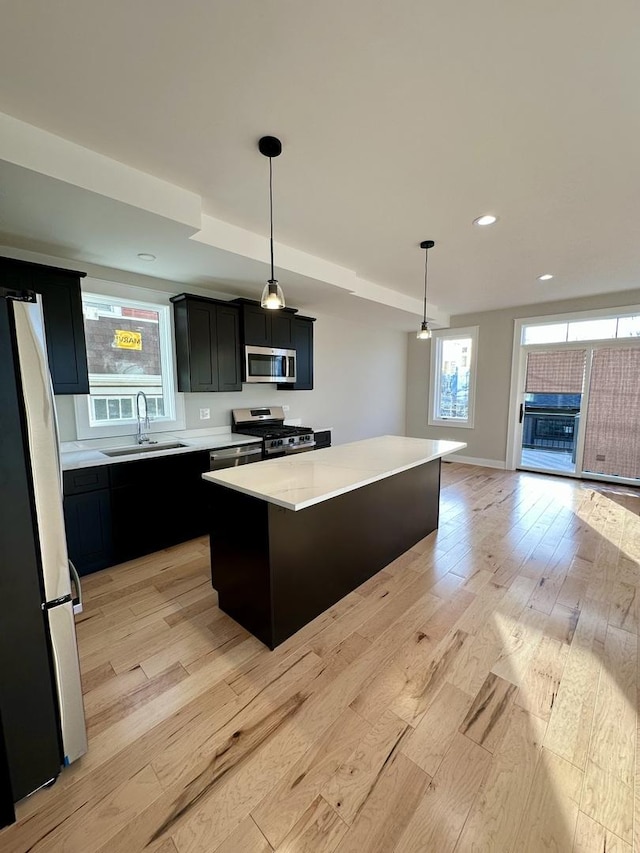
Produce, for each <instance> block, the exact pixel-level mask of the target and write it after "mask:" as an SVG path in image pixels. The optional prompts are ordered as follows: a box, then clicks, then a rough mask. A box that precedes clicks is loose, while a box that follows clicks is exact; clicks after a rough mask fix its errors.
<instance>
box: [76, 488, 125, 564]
mask: <svg viewBox="0 0 640 853" xmlns="http://www.w3.org/2000/svg"><path fill="white" fill-rule="evenodd" d="M64 521H65V528H66V531H67V548H68V551H69V559H70V560H71V561H72V562H73V564H74V566H75V567H76V569H77V570H78V574H80V575H86V574H89V573H90V572H97V571H98V570H99V569H104V568H106V567H107V566H111V565H112V564H113V549H112V530H111V500H110V496H109V490H108V489H100V490H98V491H95V492H83V493H82V494H77V495H67V496H66V497H65V499H64Z"/></svg>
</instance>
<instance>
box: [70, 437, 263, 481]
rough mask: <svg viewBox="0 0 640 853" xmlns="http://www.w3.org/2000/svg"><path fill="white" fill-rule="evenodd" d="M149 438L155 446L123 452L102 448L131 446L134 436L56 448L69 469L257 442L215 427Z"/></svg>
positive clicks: (83, 442) (81, 442) (114, 448)
mask: <svg viewBox="0 0 640 853" xmlns="http://www.w3.org/2000/svg"><path fill="white" fill-rule="evenodd" d="M153 438H154V440H157V442H158V446H157V449H155V445H148V446H150V447H153V448H154V449H153V450H146V451H143V452H141V453H130V454H127V455H123V456H107V454H106V453H105V452H104V451H109V452H111V453H112V452H113V451H114V450H116V449H117V448H129V447H134V446H135V439H131V438H128V437H123V438H119V439H117V438H111V439H94V440H92V441H68V442H64V443H63V444H62V446H61V452H60V460H61V462H62V470H63V471H71V470H73V469H75V468H92V467H93V466H95V465H113V464H118V463H120V462H136V461H139V460H141V459H156V458H158V457H161V456H172V455H178V454H182V453H193V452H194V451H195V450H215V449H219V448H221V447H238V446H239V445H242V444H260V443H261V440H260V439H259V438H256V437H255V436H251V435H239V434H238V433H233V432H224V433H221V432H220V431H219V430H216V431H212V432H207V431H206V430H180V431H176V432H172V433H161V434H156V435H154V436H153ZM167 444H174V445H175V444H183V445H184V447H173V448H169V449H167V448H166V447H163V445H167ZM145 446H147V445H145ZM249 467H250V466H249Z"/></svg>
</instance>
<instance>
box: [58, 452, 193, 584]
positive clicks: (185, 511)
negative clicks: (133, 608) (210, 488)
mask: <svg viewBox="0 0 640 853" xmlns="http://www.w3.org/2000/svg"><path fill="white" fill-rule="evenodd" d="M208 470H209V451H208V450H206V451H195V452H193V453H184V454H180V455H177V456H166V457H163V458H162V459H145V460H142V461H136V462H121V463H118V464H113V465H105V466H98V467H95V468H81V469H78V470H74V471H65V473H64V486H65V497H64V514H65V525H66V531H67V547H68V551H69V559H70V560H72V561H73V563H74V565H75V567H76V568H77V570H78V572H79V574H81V575H82V574H88V573H90V572H95V571H97V570H98V569H104V568H106V567H107V566H112V565H116V564H118V563H123V562H125V561H126V560H132V559H134V558H135V557H140V556H142V555H144V554H151V553H153V552H154V551H159V550H160V549H162V548H167V547H169V546H170V545H177V544H178V543H179V542H185V541H187V540H188V539H194V538H195V537H196V536H202V535H203V534H204V533H206V532H207V519H206V501H207V499H208V497H207V492H206V491H205V483H204V482H203V480H202V477H201V475H202V474H203V473H204V472H205V471H208ZM96 472H99V473H96ZM105 486H106V488H105Z"/></svg>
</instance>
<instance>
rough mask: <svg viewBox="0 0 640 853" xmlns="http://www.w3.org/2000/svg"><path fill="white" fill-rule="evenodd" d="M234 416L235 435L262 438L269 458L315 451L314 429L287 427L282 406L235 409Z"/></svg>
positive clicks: (264, 449) (265, 452) (264, 450)
mask: <svg viewBox="0 0 640 853" xmlns="http://www.w3.org/2000/svg"><path fill="white" fill-rule="evenodd" d="M232 416H233V431H234V432H239V433H241V434H243V435H255V436H257V437H258V438H261V439H262V442H263V444H262V447H263V452H264V455H265V456H267V457H269V456H283V455H284V454H285V453H295V452H301V451H304V450H313V448H314V447H315V440H314V435H313V430H312V429H311V427H302V426H287V425H285V423H284V409H283V408H282V407H281V406H269V407H262V408H255V409H233V410H232Z"/></svg>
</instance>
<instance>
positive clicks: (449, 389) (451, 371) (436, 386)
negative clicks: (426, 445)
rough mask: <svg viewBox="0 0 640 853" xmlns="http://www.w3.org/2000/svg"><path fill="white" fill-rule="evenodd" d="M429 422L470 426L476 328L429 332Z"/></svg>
mask: <svg viewBox="0 0 640 853" xmlns="http://www.w3.org/2000/svg"><path fill="white" fill-rule="evenodd" d="M432 340H433V346H432V350H431V394H430V399H429V423H430V424H432V425H439V426H458V427H467V428H472V427H473V414H474V412H473V410H474V397H475V377H476V360H477V349H478V327H477V326H473V327H470V328H468V329H446V330H442V331H437V332H434V333H433V339H432Z"/></svg>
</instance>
